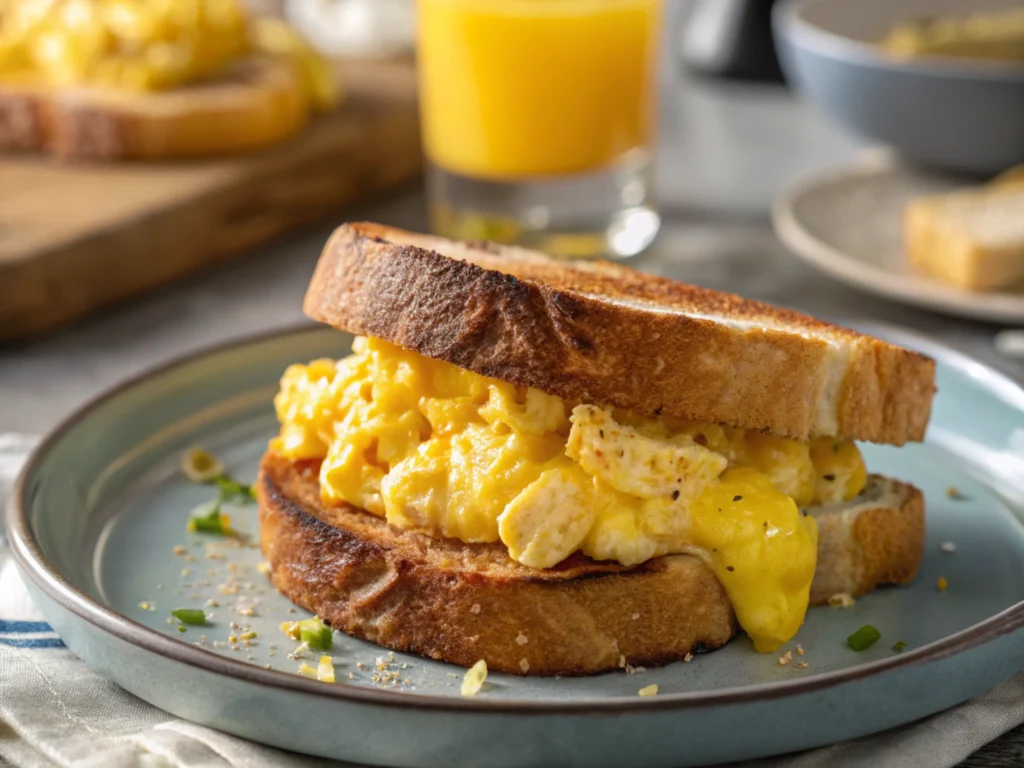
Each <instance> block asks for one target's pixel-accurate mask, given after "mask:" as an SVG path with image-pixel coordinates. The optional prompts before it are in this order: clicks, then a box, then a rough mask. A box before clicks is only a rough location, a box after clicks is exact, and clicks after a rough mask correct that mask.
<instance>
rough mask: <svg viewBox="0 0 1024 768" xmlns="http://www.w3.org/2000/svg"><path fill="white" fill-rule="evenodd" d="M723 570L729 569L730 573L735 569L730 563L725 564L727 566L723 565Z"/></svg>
mask: <svg viewBox="0 0 1024 768" xmlns="http://www.w3.org/2000/svg"><path fill="white" fill-rule="evenodd" d="M725 570H727V571H729V572H730V573H732V572H733V571H735V570H736V569H735V568H733V567H732V566H731V565H727V566H725Z"/></svg>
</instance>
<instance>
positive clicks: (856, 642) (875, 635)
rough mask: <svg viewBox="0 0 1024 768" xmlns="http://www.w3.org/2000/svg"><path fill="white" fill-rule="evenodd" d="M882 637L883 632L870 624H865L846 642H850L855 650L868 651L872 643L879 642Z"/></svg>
mask: <svg viewBox="0 0 1024 768" xmlns="http://www.w3.org/2000/svg"><path fill="white" fill-rule="evenodd" d="M881 638H882V633H881V632H879V631H878V630H877V629H875V628H874V627H872V626H871V625H870V624H865V625H864V626H863V627H861V628H860V629H858V630H857V631H856V632H854V633H853V634H852V635H850V636H849V637H848V638H846V642H847V643H849V644H850V647H851V648H853V650H855V651H866V650H867V649H868V648H870V647H871V646H872V645H874V644H875V643H877V642H878V641H879V640H880V639H881Z"/></svg>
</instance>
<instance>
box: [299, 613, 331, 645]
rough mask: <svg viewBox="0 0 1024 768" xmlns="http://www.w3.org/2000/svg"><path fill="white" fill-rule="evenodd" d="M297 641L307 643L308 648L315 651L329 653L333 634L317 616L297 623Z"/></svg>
mask: <svg viewBox="0 0 1024 768" xmlns="http://www.w3.org/2000/svg"><path fill="white" fill-rule="evenodd" d="M298 628H299V640H301V641H302V642H304V643H309V647H310V648H312V649H313V650H316V651H329V650H331V648H332V647H333V645H334V632H333V631H332V630H331V628H330V627H328V626H327V625H326V624H324V623H323V621H321V620H320V617H319V616H314V617H313V618H312V619H304V620H303V621H300V622H298Z"/></svg>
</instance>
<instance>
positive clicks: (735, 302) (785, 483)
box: [257, 224, 934, 675]
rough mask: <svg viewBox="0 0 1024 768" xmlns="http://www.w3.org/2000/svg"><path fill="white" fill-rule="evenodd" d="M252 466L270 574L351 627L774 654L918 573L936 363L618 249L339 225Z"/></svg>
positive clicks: (528, 654)
mask: <svg viewBox="0 0 1024 768" xmlns="http://www.w3.org/2000/svg"><path fill="white" fill-rule="evenodd" d="M305 311H306V313H307V314H308V315H309V316H310V317H312V318H314V319H315V320H318V321H320V322H323V323H326V324H328V325H330V326H333V327H335V328H339V329H342V330H345V331H349V332H351V333H353V334H356V336H357V338H356V341H355V343H354V345H353V349H352V354H351V355H349V356H348V357H345V358H344V359H341V360H327V359H324V360H314V361H312V362H308V363H306V364H296V365H293V366H291V367H289V368H288V369H287V371H285V372H284V376H283V378H282V380H281V387H280V391H279V393H278V394H277V396H276V398H275V401H274V403H275V407H276V410H277V415H278V418H279V420H280V423H281V428H280V434H279V435H278V436H277V437H275V438H274V439H273V440H272V441H271V443H270V445H269V448H268V450H267V452H266V454H265V456H264V457H263V460H262V464H261V475H260V479H259V482H258V491H257V492H258V498H259V508H260V537H261V542H262V547H263V551H264V554H265V556H266V558H267V560H268V562H269V564H270V568H271V578H272V579H273V582H274V584H275V586H276V587H277V588H278V589H279V590H280V591H281V592H282V593H284V594H285V595H286V596H288V597H289V598H290V599H291V600H292V601H294V602H295V603H296V604H298V605H300V606H302V607H303V608H306V609H308V610H310V611H313V612H315V613H316V614H317V615H318V616H320V617H321V618H322V619H323V620H324V621H326V622H328V623H329V624H330V625H331V626H333V627H334V628H335V629H338V630H340V631H342V632H346V633H348V634H350V635H353V636H356V637H360V638H363V639H366V640H370V641H373V642H376V643H378V644H380V645H383V646H385V647H387V648H391V649H394V650H400V651H408V652H413V653H418V654H421V655H424V656H428V657H431V658H435V659H442V660H444V661H447V662H451V663H454V664H460V665H463V666H471V665H473V664H474V663H475V662H477V661H478V660H481V659H483V660H485V661H486V662H487V665H488V666H489V667H490V668H491V669H497V670H501V671H504V672H510V673H513V674H530V675H568V674H591V673H596V672H602V671H606V670H612V669H615V668H617V667H621V666H625V665H627V664H631V665H634V666H639V665H651V664H662V663H667V662H671V661H673V660H676V659H682V658H685V657H686V656H687V655H688V654H690V653H694V652H698V651H702V650H711V649H715V648H719V647H721V646H722V645H724V644H725V643H727V642H729V641H730V640H731V639H732V638H733V637H734V636H735V635H736V634H737V631H738V630H742V631H743V632H744V633H745V634H746V635H747V636H748V637H749V638H750V640H751V641H752V643H753V646H754V648H755V649H756V650H758V651H762V652H769V651H773V650H775V649H777V648H778V647H779V646H780V645H781V644H783V643H785V642H787V641H788V640H790V639H791V638H793V637H794V636H795V635H796V633H797V631H798V630H799V628H800V626H801V624H802V623H803V621H804V617H805V614H806V612H807V609H808V606H809V605H818V604H822V603H825V602H827V601H828V600H829V598H830V597H832V596H834V595H852V596H856V595H860V594H863V593H865V592H868V591H870V590H872V589H874V588H875V587H877V586H879V585H882V584H899V583H904V582H907V581H909V580H910V579H912V578H913V577H914V575H915V573H916V571H917V568H918V565H919V564H920V561H921V556H922V544H923V536H924V503H923V500H922V496H921V493H920V491H918V490H917V489H916V488H914V487H912V486H910V485H907V484H905V483H902V482H900V481H898V480H893V479H889V478H887V477H884V476H881V475H874V474H869V473H868V471H867V469H866V468H865V466H864V461H863V459H862V457H861V453H860V450H859V449H858V447H857V444H856V443H855V442H854V441H855V440H862V441H872V442H879V443H889V444H893V445H901V444H903V443H905V442H907V441H913V440H920V439H922V437H923V435H924V431H925V427H926V425H927V422H928V418H929V413H930V409H931V400H932V395H933V392H934V363H933V361H932V360H930V359H928V358H926V357H924V356H922V355H919V354H917V353H915V352H912V351H910V350H907V349H903V348H901V347H897V346H895V345H892V344H889V343H886V342H884V341H880V340H877V339H873V338H870V337H868V336H864V335H862V334H858V333H855V332H853V331H850V330H846V329H844V328H840V327H838V326H835V325H830V324H828V323H824V322H819V321H817V320H814V319H811V318H809V317H806V316H803V315H800V314H797V313H795V312H791V311H787V310H782V309H777V308H774V307H771V306H768V305H765V304H761V303H758V302H754V301H747V300H744V299H741V298H739V297H736V296H732V295H729V294H725V293H720V292H716V291H711V290H706V289H702V288H697V287H694V286H689V285H684V284H681V283H677V282H675V281H672V280H669V279H666V278H662V277H657V276H653V275H647V274H641V273H638V272H635V271H633V270H630V269H627V268H625V267H622V266H618V265H614V264H609V263H601V262H588V263H576V264H567V263H565V262H559V261H554V260H551V259H549V258H547V257H545V256H543V255H541V254H538V253H535V252H531V251H526V250H524V249H520V248H512V247H501V246H496V245H493V244H490V243H482V244H463V243H455V242H450V241H446V240H442V239H439V238H433V237H427V236H423V235H416V234H411V233H408V232H403V231H400V230H395V229H390V228H386V227H381V226H378V225H374V224H350V225H345V226H342V227H341V228H339V229H338V230H337V231H336V232H335V234H334V236H333V237H332V238H331V240H330V242H329V243H328V244H327V246H326V248H325V250H324V252H323V255H322V257H321V259H320V262H319V264H318V266H317V269H316V272H315V274H314V276H313V279H312V282H311V284H310V286H309V291H308V293H307V295H306V300H305Z"/></svg>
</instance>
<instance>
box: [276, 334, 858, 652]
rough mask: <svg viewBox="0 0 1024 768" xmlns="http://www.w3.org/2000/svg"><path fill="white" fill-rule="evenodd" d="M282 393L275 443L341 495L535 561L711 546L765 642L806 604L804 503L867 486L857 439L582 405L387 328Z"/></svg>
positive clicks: (813, 535) (292, 371) (289, 376)
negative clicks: (407, 340)
mask: <svg viewBox="0 0 1024 768" xmlns="http://www.w3.org/2000/svg"><path fill="white" fill-rule="evenodd" d="M274 402H275V407H276V409H277V415H278V418H279V419H280V422H281V432H280V436H279V437H277V438H275V439H274V440H273V441H272V442H271V450H273V451H275V452H276V453H278V454H280V455H281V456H284V457H286V458H289V459H293V460H298V459H320V460H322V463H321V468H320V487H321V494H322V497H323V500H324V502H325V503H328V504H338V503H343V502H347V503H350V504H354V505H356V506H358V507H362V508H363V509H366V510H367V511H369V512H371V513H373V514H375V515H379V516H382V517H384V518H386V519H387V521H388V522H389V523H391V524H392V525H395V526H397V527H400V528H405V529H414V530H420V531H424V532H427V533H429V534H432V535H436V536H446V537H453V538H458V539H461V540H463V541H467V542H493V541H501V542H503V543H504V544H505V545H506V546H507V547H508V551H509V554H510V555H511V557H512V558H513V559H515V560H516V561H518V562H520V563H522V564H524V565H526V566H529V567H532V568H550V567H552V566H554V565H556V564H557V563H559V562H561V561H562V560H564V559H565V558H566V557H568V556H569V555H571V554H572V553H574V552H576V551H582V552H583V553H584V554H586V555H588V556H590V557H592V558H594V559H596V560H613V561H617V562H619V563H622V564H624V565H633V564H636V563H642V562H644V561H645V560H648V559H650V558H652V557H657V556H659V555H666V554H673V553H688V554H694V555H696V556H698V557H701V558H702V559H703V560H704V561H705V562H706V563H707V564H708V565H709V566H710V567H711V568H712V569H713V570H714V572H715V574H716V575H717V576H718V578H719V580H720V581H721V582H722V584H723V585H724V587H725V590H726V593H727V594H728V596H729V599H730V601H731V602H732V605H733V607H734V609H735V611H736V615H737V618H738V620H739V623H740V625H741V626H742V627H743V629H744V630H745V631H746V632H747V634H748V635H750V637H751V638H752V639H753V640H754V644H755V647H756V648H757V649H758V650H761V651H771V650H774V649H775V648H777V647H778V646H779V645H780V644H782V643H783V642H785V641H787V640H789V639H790V638H791V637H792V636H793V635H794V634H796V631H797V629H799V627H800V625H801V623H802V622H803V618H804V614H805V613H806V610H807V602H808V594H809V590H810V585H811V579H812V577H813V575H814V568H815V564H816V555H817V527H816V524H815V521H814V518H813V517H809V516H806V515H805V514H802V512H801V509H800V507H801V506H805V505H809V504H818V503H824V502H830V501H839V500H847V499H850V498H853V497H854V496H856V495H857V494H858V493H860V491H861V489H862V488H863V486H864V483H865V481H866V473H865V469H864V464H863V461H862V459H861V456H860V452H859V451H858V450H857V447H856V446H855V445H854V444H853V443H852V442H849V441H835V440H832V439H819V440H815V441H814V442H812V443H800V442H796V441H793V440H784V439H781V438H777V437H772V436H769V435H762V434H758V433H754V432H747V431H745V430H740V429H733V428H730V427H724V426H720V425H710V424H695V423H690V422H684V421H679V420H675V419H669V418H657V419H652V418H645V417H641V416H638V415H636V414H632V413H627V412H621V411H618V410H614V409H607V408H600V407H597V406H595V405H589V404H585V403H580V404H572V403H567V402H565V401H563V400H562V399H560V398H558V397H554V396H551V395H547V394H545V393H543V392H540V391H538V390H535V389H528V388H525V387H516V386H513V385H511V384H507V383H505V382H502V381H497V380H494V379H488V378H486V377H483V376H479V375H477V374H474V373H470V372H469V371H466V370H463V369H461V368H458V367H456V366H454V365H449V364H447V363H442V362H438V361H435V360H431V359H428V358H426V357H422V356H420V355H418V354H415V353H413V352H410V351H407V350H404V349H401V348H400V347H396V346H394V345H391V344H388V343H386V342H384V341H380V340H378V339H372V338H361V339H357V341H356V343H355V345H354V354H353V355H351V356H350V357H347V358H345V359H344V360H340V361H337V362H335V361H332V360H316V361H314V362H312V363H310V364H309V365H293V366H291V367H290V368H289V369H288V370H287V371H286V372H285V375H284V377H283V379H282V381H281V391H280V392H279V394H278V395H277V397H276V398H275V401H274Z"/></svg>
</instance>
